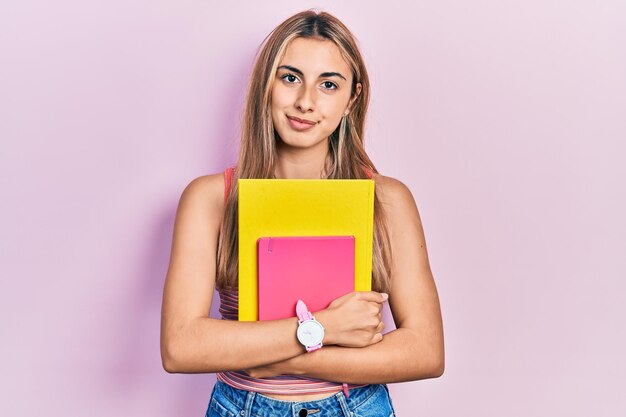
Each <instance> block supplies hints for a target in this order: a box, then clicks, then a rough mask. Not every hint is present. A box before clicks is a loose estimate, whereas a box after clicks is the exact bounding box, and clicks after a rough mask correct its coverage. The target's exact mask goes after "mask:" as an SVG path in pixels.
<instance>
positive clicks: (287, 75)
mask: <svg viewBox="0 0 626 417" xmlns="http://www.w3.org/2000/svg"><path fill="white" fill-rule="evenodd" d="M280 78H281V79H283V80H287V79H288V80H289V81H287V84H293V81H295V80H297V79H298V77H296V76H295V75H293V74H285V75H283V76H282V77H280ZM294 79H295V80H294Z"/></svg>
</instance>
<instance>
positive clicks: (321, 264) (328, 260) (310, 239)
mask: <svg viewBox="0 0 626 417" xmlns="http://www.w3.org/2000/svg"><path fill="white" fill-rule="evenodd" d="M257 261H258V289H259V292H258V295H259V320H276V319H283V318H287V317H295V316H296V303H297V302H298V299H301V300H302V301H304V303H305V304H306V305H307V307H308V308H309V311H311V312H312V313H315V312H316V311H319V310H323V309H325V308H326V307H328V305H329V304H330V303H331V302H332V301H333V300H334V299H335V298H338V297H341V296H342V295H344V294H347V293H349V292H352V291H354V236H283V237H261V238H259V239H258V240H257Z"/></svg>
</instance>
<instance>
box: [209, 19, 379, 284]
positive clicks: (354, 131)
mask: <svg viewBox="0 0 626 417" xmlns="http://www.w3.org/2000/svg"><path fill="white" fill-rule="evenodd" d="M298 37H300V38H313V39H320V40H330V41H332V42H334V43H335V44H336V45H337V47H338V48H339V50H340V52H341V55H342V57H343V59H344V60H345V61H346V62H347V63H348V65H349V66H350V68H351V71H352V92H351V97H354V95H355V94H356V84H357V83H359V82H360V83H361V85H362V88H361V93H360V94H359V95H358V97H357V98H356V99H355V101H354V102H353V104H352V107H351V109H350V112H349V113H348V115H347V116H344V117H342V118H341V122H340V123H339V125H338V126H337V128H336V129H335V131H334V132H333V133H332V134H331V135H330V136H329V151H330V152H329V153H330V166H329V167H327V170H326V172H327V177H326V178H329V179H365V178H368V175H367V172H366V169H368V168H369V169H370V170H371V171H372V172H374V173H378V171H377V170H376V167H374V164H373V163H372V161H371V160H370V158H369V157H368V155H367V153H366V152H365V148H364V147H363V130H364V124H365V115H366V113H367V107H368V104H369V94H370V84H369V78H368V76H367V71H366V69H365V64H364V62H363V58H362V56H361V53H360V51H359V49H358V47H357V44H356V42H355V39H354V36H353V35H352V33H351V32H350V31H349V30H348V28H347V27H346V26H345V25H344V24H343V23H342V22H341V21H339V19H337V18H336V17H334V16H332V15H331V14H329V13H326V12H319V13H317V12H315V11H314V10H306V11H303V12H300V13H297V14H295V15H293V16H292V17H290V18H288V19H287V20H285V21H284V22H283V23H281V24H280V25H278V26H277V27H276V28H275V29H274V30H273V31H272V32H271V33H270V34H269V35H268V36H267V37H266V38H265V40H264V42H263V44H262V45H261V48H260V52H259V53H258V54H257V57H256V61H255V64H254V67H253V70H252V74H251V76H250V81H249V84H248V90H247V98H246V105H245V111H244V114H243V118H242V129H241V144H240V149H239V157H238V161H237V163H236V167H235V171H234V174H233V178H232V183H231V184H232V185H231V187H230V191H229V194H228V196H227V200H226V205H225V208H224V218H223V220H222V225H221V229H220V236H219V239H218V249H217V268H216V269H217V274H216V275H217V278H216V280H217V283H216V286H217V288H218V289H229V290H234V289H237V286H238V281H237V280H238V268H239V259H238V232H237V230H238V221H237V218H238V199H237V195H238V193H237V179H238V178H272V176H273V173H274V168H275V164H276V139H275V131H274V125H273V122H272V114H271V91H272V86H273V82H274V78H275V75H276V71H277V68H278V64H279V62H280V60H281V59H282V57H283V55H284V54H285V50H286V49H287V46H288V45H289V44H290V42H291V41H293V40H294V39H296V38H298ZM390 260H391V246H390V243H389V234H388V230H387V227H386V224H385V213H384V210H383V206H382V204H381V202H380V200H379V198H378V196H377V194H376V192H375V193H374V239H373V256H372V289H373V290H374V291H380V292H387V293H389V292H390V290H391V262H390Z"/></svg>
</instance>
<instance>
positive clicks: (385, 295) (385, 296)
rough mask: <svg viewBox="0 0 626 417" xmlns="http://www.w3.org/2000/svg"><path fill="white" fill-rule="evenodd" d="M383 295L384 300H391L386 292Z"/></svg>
mask: <svg viewBox="0 0 626 417" xmlns="http://www.w3.org/2000/svg"><path fill="white" fill-rule="evenodd" d="M382 294H383V300H386V299H387V298H389V294H387V293H386V292H384V293H382Z"/></svg>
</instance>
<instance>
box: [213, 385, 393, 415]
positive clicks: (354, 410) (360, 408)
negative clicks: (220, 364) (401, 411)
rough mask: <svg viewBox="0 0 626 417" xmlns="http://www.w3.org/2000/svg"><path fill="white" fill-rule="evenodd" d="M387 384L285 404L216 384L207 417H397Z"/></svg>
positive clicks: (265, 396) (254, 393) (256, 393)
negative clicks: (346, 395) (346, 393)
mask: <svg viewBox="0 0 626 417" xmlns="http://www.w3.org/2000/svg"><path fill="white" fill-rule="evenodd" d="M395 415H396V414H395V411H394V409H393V404H392V403H391V397H390V396H389V389H388V388H387V385H386V384H371V385H367V386H364V387H360V388H352V389H350V392H349V397H348V398H346V397H345V395H344V393H343V391H339V392H337V393H335V394H332V395H330V396H329V397H326V398H323V399H321V400H315V401H282V400H277V399H275V398H271V397H268V396H267V395H263V394H260V393H258V392H254V391H245V390H240V389H237V388H234V387H231V386H230V385H228V384H226V383H224V382H222V381H219V380H218V381H216V382H215V386H214V387H213V392H212V393H211V398H210V400H209V406H208V408H207V411H206V414H205V417H283V416H284V417H305V416H311V417H338V416H343V417H395Z"/></svg>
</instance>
